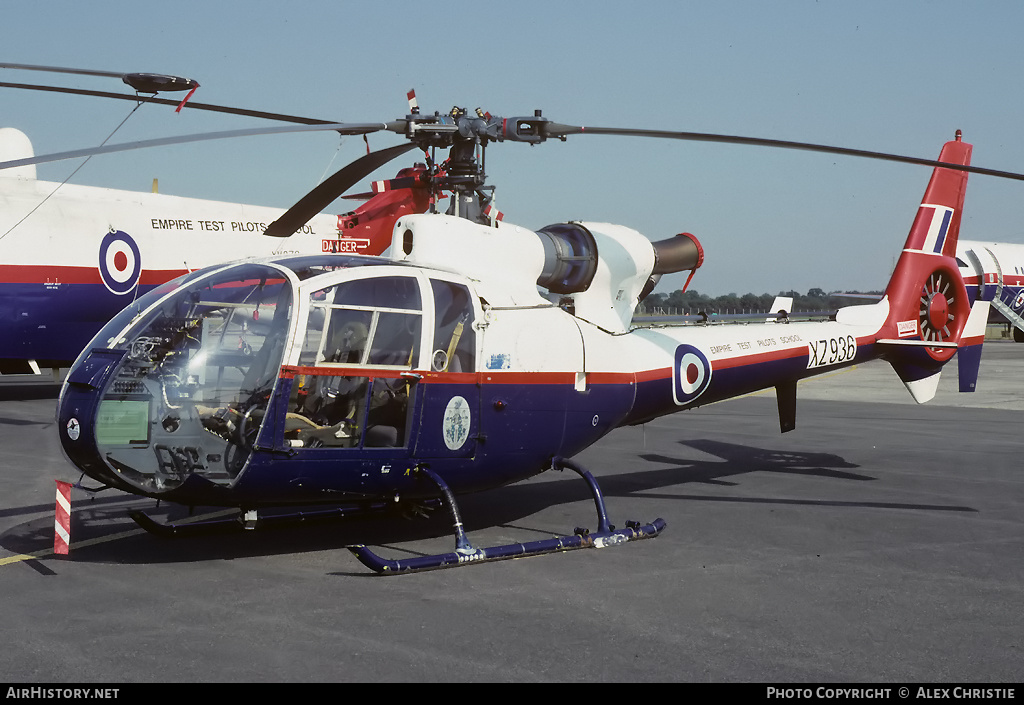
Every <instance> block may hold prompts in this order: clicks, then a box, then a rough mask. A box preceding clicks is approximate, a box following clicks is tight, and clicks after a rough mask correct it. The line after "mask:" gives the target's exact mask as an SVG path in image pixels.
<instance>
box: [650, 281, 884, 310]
mask: <svg viewBox="0 0 1024 705" xmlns="http://www.w3.org/2000/svg"><path fill="white" fill-rule="evenodd" d="M851 295H863V296H864V297H865V298H864V299H863V300H861V301H858V300H857V299H856V298H851ZM881 295H882V292H881V291H868V292H861V291H851V292H832V293H829V292H826V291H825V290H824V289H819V288H813V289H810V290H808V292H807V293H806V294H801V293H799V292H797V291H780V292H779V293H778V294H760V295H759V294H743V295H742V296H740V295H738V294H735V293H730V294H724V295H722V296H708V295H706V294H702V293H700V292H699V291H696V290H694V289H690V290H689V291H683V290H682V289H678V290H676V291H673V292H672V293H670V294H663V293H653V294H650V295H648V296H647V298H645V299H644V300H643V301H641V302H640V306H639V308H638V309H637V313H639V314H642V315H666V316H671V315H687V314H695V313H699V312H701V311H703V312H705V313H762V312H769V311H770V309H771V305H772V302H773V301H774V300H775V297H776V296H790V297H792V298H793V307H792V309H791V310H792V311H793V312H794V313H796V312H801V311H834V310H835V309H837V308H841V307H843V306H850V305H853V304H856V303H871V301H872V300H877V299H878V298H879V297H881Z"/></svg>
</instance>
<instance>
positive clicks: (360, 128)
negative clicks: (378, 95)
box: [0, 122, 387, 169]
mask: <svg viewBox="0 0 1024 705" xmlns="http://www.w3.org/2000/svg"><path fill="white" fill-rule="evenodd" d="M386 128H387V125H385V124H384V123H382V122H372V123H344V122H334V123H326V124H324V125H302V126H301V127H257V128H254V129H249V130H227V131H223V132H202V133H199V134H195V135H179V136H177V137H161V138H159V139H153V140H140V141H138V142H124V143H121V144H109V145H106V146H103V147H90V148H89V149H73V150H71V151H68V152H55V153H54V154H44V155H42V156H40V157H29V158H27V159H13V160H11V161H8V162H0V169H11V168H13V167H16V166H28V165H29V164H45V163H46V162H57V161H61V160H63V159H76V158H78V157H91V156H93V155H96V154H110V153H111V152H125V151H128V150H132V149H145V148H148V147H165V146H168V145H172V144H185V143H188V142H203V141H206V140H222V139H230V138H232V137H252V136H255V135H276V134H283V133H288V132H319V131H324V130H334V131H336V132H338V133H339V134H342V135H365V134H368V133H370V132H377V131H378V130H383V129H386Z"/></svg>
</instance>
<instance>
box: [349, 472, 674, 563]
mask: <svg viewBox="0 0 1024 705" xmlns="http://www.w3.org/2000/svg"><path fill="white" fill-rule="evenodd" d="M551 467H552V468H554V469H557V470H561V469H563V468H569V469H570V470H573V471H574V472H576V473H577V474H578V475H579V476H580V477H582V478H583V479H584V480H585V481H586V482H587V485H588V486H589V487H590V491H591V493H592V494H593V499H594V504H595V506H596V508H597V521H598V530H597V531H596V532H594V533H591V532H589V531H587V530H586V529H576V532H575V534H573V535H572V536H555V537H552V538H549V539H541V540H538V541H530V542H527V543H513V544H506V545H504V546H493V547H491V548H473V546H472V545H471V544H470V542H469V539H468V538H467V537H466V532H465V529H464V528H463V525H462V517H461V516H460V514H459V510H458V505H457V504H456V502H455V496H454V494H453V493H452V491H451V489H450V488H449V487H448V485H447V484H446V483H445V481H444V480H442V479H441V477H440V476H439V475H437V473H435V472H433V471H432V470H430V469H429V468H427V467H425V466H422V465H421V466H419V467H418V468H417V470H418V471H419V472H421V473H423V476H424V477H426V478H428V479H430V480H431V481H432V482H433V483H434V484H436V485H437V487H438V489H439V490H440V491H441V495H442V501H443V502H444V504H445V505H447V507H448V510H449V511H450V513H451V515H452V522H453V524H454V532H455V551H453V552H452V553H442V554H438V555H434V556H420V557H416V558H407V559H403V560H394V561H393V560H388V559H385V558H381V557H380V556H378V555H377V554H375V553H374V552H373V551H371V550H370V549H369V548H367V547H366V546H365V545H357V546H349V547H348V549H349V550H350V551H351V552H352V553H353V554H354V555H355V556H356V558H358V559H359V561H360V562H361V563H362V564H363V565H365V566H366V567H367V568H369V569H370V570H372V571H374V572H376V573H385V574H390V573H411V572H415V571H421V570H436V569H439V568H453V567H458V566H462V565H468V564H470V563H483V562H487V561H498V560H507V559H510V558H523V557H526V556H538V555H542V554H545V553H555V552H559V551H572V550H575V549H577V548H604V547H607V546H614V545H617V544H620V543H626V542H628V541H639V540H640V539H648V538H654V537H656V536H657V535H658V534H660V533H661V532H662V530H663V529H664V528H665V521H664V519H655V520H654V521H653V522H651V523H650V524H645V525H641V524H639V523H638V522H634V521H628V522H626V528H625V529H619V530H616V529H615V527H614V526H612V525H611V524H610V523H609V522H608V514H607V512H606V511H605V506H604V497H603V495H602V494H601V488H600V487H599V486H598V484H597V480H595V479H594V476H593V475H591V474H590V472H589V471H588V470H585V469H584V468H582V467H581V466H579V465H577V464H576V463H574V462H572V461H569V460H567V459H565V458H561V457H555V458H552V461H551Z"/></svg>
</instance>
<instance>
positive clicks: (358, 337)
mask: <svg viewBox="0 0 1024 705" xmlns="http://www.w3.org/2000/svg"><path fill="white" fill-rule="evenodd" d="M422 318H423V316H422V301H421V298H420V290H419V283H418V282H417V280H416V279H415V278H413V277H399V276H391V277H370V278H366V279H355V280H350V281H345V282H341V283H340V284H337V285H335V286H332V287H328V288H326V289H320V290H318V291H315V292H313V294H312V295H311V298H310V312H309V319H308V320H307V325H306V334H305V340H304V342H303V347H302V352H301V353H300V355H299V364H300V365H305V366H318V365H346V366H351V365H374V366H383V367H399V368H411V367H413V366H414V365H415V364H416V362H417V357H418V355H419V341H420V333H421V331H422Z"/></svg>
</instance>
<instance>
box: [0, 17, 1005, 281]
mask: <svg viewBox="0 0 1024 705" xmlns="http://www.w3.org/2000/svg"><path fill="white" fill-rule="evenodd" d="M1022 27H1024V3H1020V2H1017V1H1010V0H1008V1H1006V2H977V1H975V2H952V1H934V2H917V1H914V0H900V1H899V2H892V1H886V2H874V1H865V0H858V2H829V1H825V0H822V1H821V2H814V1H813V0H793V1H789V2H786V1H782V2H767V1H750V2H728V1H720V2H707V1H706V0H704V1H701V2H685V1H678V0H677V1H674V2H656V3H655V2H636V3H623V2H603V1H588V2H558V1H557V0H548V1H546V2H535V1H533V0H517V1H516V2H512V3H467V2H452V3H446V2H422V1H421V2H403V1H400V0H391V1H390V2H385V3H370V2H366V1H365V0H362V1H359V2H345V1H342V0H331V1H316V2H304V1H302V0H297V1H296V2H288V3H285V2H279V1H278V2H268V1H253V0H247V1H246V2H234V1H227V0H216V1H212V0H206V1H205V2H174V1H173V0H167V1H165V2H160V3H139V2H114V1H104V0H91V1H90V2H72V1H69V0H49V1H48V2H32V3H30V2H18V3H8V4H6V5H5V7H4V31H3V39H4V41H3V49H2V50H0V61H2V62H10V63H28V64H42V65H51V66H75V67H84V68H91V69H101V70H110V71H124V72H131V71H148V72H158V73H171V74H177V75H185V76H190V77H193V78H195V79H197V80H198V81H199V82H200V83H201V84H202V87H201V88H200V89H199V91H198V92H197V94H196V96H195V98H194V99H195V100H197V101H203V102H208V103H219V104H225V105H233V106H238V107H247V108H254V109H262V110H270V111H278V112H286V113H294V114H303V115H309V116H312V117H318V118H323V119H331V120H340V121H353V122H367V121H378V120H380V121H383V120H389V119H394V118H397V117H401V116H403V115H404V114H405V112H406V103H405V94H406V91H407V90H409V89H410V88H415V89H416V93H417V95H418V98H419V102H420V105H421V107H422V108H423V109H424V110H429V111H433V110H441V111H447V110H448V109H449V108H451V107H452V106H453V105H459V106H463V107H467V108H470V109H472V108H476V107H478V106H479V107H482V108H483V109H484V110H487V111H490V112H491V113H493V114H496V115H505V116H513V115H530V114H532V113H533V111H534V109H537V108H540V109H543V111H544V115H545V116H547V117H550V118H552V119H554V120H556V121H559V122H566V123H571V124H581V125H598V126H608V127H645V128H654V129H668V130H688V131H703V132H717V133H725V134H739V135H750V136H756V137H766V138H775V139H787V140H799V141H807V142H818V143H824V144H834V145H842V146H848V147H854V148H860V149H869V150H876V151H884V152H895V153H902V154H908V155H913V156H920V157H927V158H936V157H937V156H938V152H939V149H940V147H941V145H942V143H943V142H944V141H946V140H947V139H951V138H952V136H953V133H954V131H955V130H956V129H957V128H960V129H962V130H963V132H964V139H965V140H966V141H969V142H971V143H973V144H974V145H975V150H974V164H975V165H979V166H986V167H991V168H996V169H1005V170H1009V171H1024V134H1022V125H1024V104H1022V101H1024V99H1022V97H1021V93H1022V91H1021V88H1020V79H1021V77H1022V76H1024V51H1021V39H1020V32H1021V28H1022ZM0 75H2V79H0V80H8V81H16V80H21V81H25V82H38V83H42V82H48V81H53V82H62V83H64V84H67V85H77V86H82V87H91V88H97V89H104V88H106V89H111V90H117V89H119V88H120V87H121V86H120V84H119V82H117V81H116V80H111V79H106V80H104V79H99V78H86V77H61V76H56V75H46V74H40V73H36V72H15V71H10V70H4V71H0ZM0 93H2V97H3V100H2V103H0V105H2V106H3V107H2V109H0V125H2V126H11V127H17V128H19V129H21V130H23V131H25V132H26V133H27V134H28V135H29V136H30V137H31V139H32V141H33V143H34V145H35V148H36V152H37V153H40V154H41V153H47V152H53V151H59V150H64V149H73V148H78V147H86V146H90V145H93V144H98V143H99V142H100V141H101V140H103V139H104V138H105V137H106V136H107V134H108V133H109V132H110V131H111V130H112V129H113V128H114V127H115V126H116V125H117V123H118V122H120V120H121V119H122V118H123V117H124V115H125V114H127V112H128V110H129V109H130V104H128V103H117V102H113V101H110V102H106V101H101V100H99V99H95V98H82V97H70V96H53V95H41V94H32V93H27V92H18V91H14V90H11V89H0ZM263 124H265V123H260V122H254V121H252V120H247V119H239V118H231V117H228V116H218V115H211V114H208V113H202V112H199V111H191V112H189V111H188V110H187V109H186V110H185V111H184V112H183V113H181V114H178V115H176V114H174V113H173V111H172V110H171V109H169V108H168V109H160V108H158V107H156V106H145V107H143V108H142V109H141V110H140V111H139V113H137V114H136V115H135V116H133V117H132V118H131V120H129V121H128V123H127V124H126V125H125V126H124V127H123V128H122V129H121V131H120V132H119V133H118V135H117V136H116V138H115V140H114V141H128V140H133V139H143V138H148V137H162V136H166V135H171V134H182V133H188V132H201V131H208V130H220V129H233V128H244V127H254V126H259V125H263ZM370 139H371V146H373V147H375V148H377V147H384V146H389V145H390V144H394V143H396V142H397V138H396V137H395V136H391V135H383V134H381V135H374V136H371V138H370ZM364 149H365V148H364V146H363V144H362V140H361V139H360V138H351V137H350V138H346V139H345V140H343V141H339V139H338V137H337V136H336V135H334V134H331V133H329V134H316V135H303V136H284V137H260V138H246V139H239V140H234V141H232V142H227V143H203V144H199V145H192V146H176V147H170V148H163V149H160V150H152V151H147V152H134V153H129V154H127V155H121V156H116V155H111V156H102V157H96V158H94V159H93V160H92V161H91V162H90V163H89V164H88V165H87V166H86V167H85V168H84V169H82V171H80V172H79V173H78V174H77V175H76V176H75V178H74V179H73V181H74V182H76V183H83V184H90V185H99V186H110V187H117V188H131V189H139V190H149V187H150V183H151V181H152V178H153V177H159V179H160V187H161V191H162V192H164V193H173V194H177V195H185V196H195V197H203V198H214V199H221V200H232V201H240V202H246V203H256V204H263V205H274V206H281V207H286V206H288V205H290V204H291V203H292V202H293V201H294V200H296V199H297V198H299V197H300V196H301V195H302V194H304V193H305V192H306V191H307V190H308V189H309V188H311V187H312V186H313V185H315V184H316V182H317V181H318V180H319V179H320V178H321V176H322V175H323V174H324V172H325V170H327V169H328V168H329V167H330V169H331V170H332V171H333V170H335V169H337V168H339V167H340V166H342V165H343V164H344V163H345V162H347V161H349V160H351V159H354V158H356V157H358V156H359V155H361V154H362V153H364ZM402 165H403V164H399V163H397V162H396V163H394V164H393V165H390V166H388V167H386V168H385V169H384V170H383V171H382V172H381V173H380V174H379V175H377V177H378V178H384V177H387V176H390V175H393V173H394V171H395V170H396V169H397V168H398V167H399V166H402ZM74 166H75V163H72V162H62V163H59V164H56V165H49V166H45V167H40V177H41V178H46V179H51V180H61V179H63V178H64V177H65V176H66V175H67V174H68V173H70V171H71V170H72V169H73V168H74ZM487 166H488V172H489V175H490V182H491V183H493V184H495V185H496V186H497V187H498V190H497V198H498V205H499V207H500V208H501V209H502V210H503V211H504V212H505V214H506V219H507V220H509V221H512V222H515V223H518V224H521V225H525V226H527V227H530V228H539V227H541V226H544V225H546V224H549V223H552V222H557V221H564V220H592V221H608V222H615V223H621V224H623V225H628V226H631V227H635V228H637V229H638V230H640V231H641V232H643V233H644V234H645V235H647V236H648V237H649V238H650V239H652V240H658V239H662V238H665V237H669V236H671V235H673V234H674V233H676V232H680V231H684V230H685V231H689V232H692V233H694V234H696V235H697V236H698V238H700V240H701V241H702V243H703V245H704V248H705V251H706V256H707V259H706V264H705V266H704V267H703V269H702V270H701V271H699V272H698V273H697V276H696V277H695V278H694V282H693V284H692V285H691V286H692V288H694V289H697V290H698V291H701V292H704V293H708V294H712V295H719V294H725V293H728V292H737V293H740V294H742V293H746V292H754V293H758V294H760V293H766V292H767V293H773V294H774V293H777V292H778V291H779V290H783V289H787V290H788V289H796V290H798V291H801V292H806V291H807V290H808V289H809V288H811V287H822V288H827V289H845V290H852V289H870V288H880V287H882V286H883V285H884V283H885V281H886V279H887V277H888V273H889V271H890V269H891V267H892V264H893V262H894V258H895V255H896V254H897V252H898V250H899V248H900V246H901V245H902V242H903V239H904V237H905V235H906V232H907V229H908V228H909V226H910V223H911V221H912V219H913V216H914V213H915V210H916V205H917V203H918V202H919V200H920V197H921V194H922V193H923V191H924V187H925V185H926V183H927V180H928V175H929V172H928V169H926V168H923V167H915V166H907V165H899V164H890V163H882V162H872V161H866V160H862V159H852V158H841V157H831V156H826V155H819V154H812V153H804V152H782V151H775V150H768V149H763V148H749V147H736V146H721V145H710V144H691V143H680V142H661V141H653V140H642V139H637V138H613V137H603V136H589V137H583V136H580V137H576V138H574V139H570V141H569V142H566V143H560V142H549V143H547V144H544V145H540V146H538V147H528V146H526V145H522V144H503V145H496V146H494V147H493V148H492V149H491V150H489V151H488V163H487ZM1022 195H1024V184H1021V183H1020V182H1008V181H1000V180H996V179H993V178H991V177H983V176H972V177H971V181H970V186H969V188H968V198H967V206H966V212H965V216H964V230H963V234H962V236H963V237H966V238H971V239H991V240H1000V241H1002V240H1006V241H1018V242H1020V241H1024V228H1022V227H1021V225H1020V224H1019V223H1018V218H1017V217H1016V216H1017V207H1016V204H1017V203H1018V202H1019V201H1020V200H1021V196H1022ZM348 207H351V206H350V205H347V202H346V203H344V204H342V205H340V206H338V205H336V206H335V207H333V208H331V209H330V210H331V211H332V212H337V211H341V210H344V209H346V208H348ZM682 281H683V280H682V278H667V281H666V282H665V283H663V285H662V286H661V287H660V288H659V290H663V291H669V290H673V289H676V288H679V287H680V286H681V285H682Z"/></svg>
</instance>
